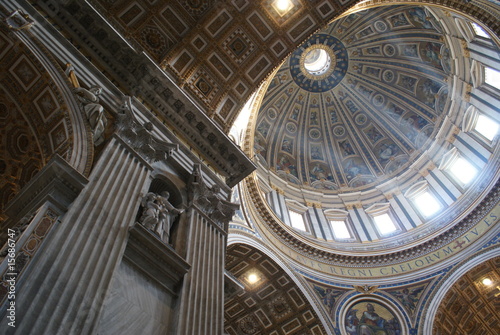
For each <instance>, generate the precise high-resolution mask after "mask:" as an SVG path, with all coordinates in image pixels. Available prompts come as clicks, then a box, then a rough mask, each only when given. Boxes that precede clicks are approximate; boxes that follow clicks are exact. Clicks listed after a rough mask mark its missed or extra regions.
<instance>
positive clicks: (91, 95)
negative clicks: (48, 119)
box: [73, 86, 107, 145]
mask: <svg viewBox="0 0 500 335" xmlns="http://www.w3.org/2000/svg"><path fill="white" fill-rule="evenodd" d="M73 91H74V92H75V94H76V96H77V99H78V100H79V101H80V102H81V103H82V105H83V110H84V111H85V115H86V116H87V120H88V121H89V124H90V128H91V130H92V134H93V135H94V144H95V145H99V144H101V143H102V142H103V141H104V131H105V130H106V125H107V119H106V116H105V115H104V108H103V107H102V105H100V104H99V95H101V93H102V88H101V87H100V86H92V87H91V88H89V89H88V90H87V89H85V88H82V87H76V88H74V89H73Z"/></svg>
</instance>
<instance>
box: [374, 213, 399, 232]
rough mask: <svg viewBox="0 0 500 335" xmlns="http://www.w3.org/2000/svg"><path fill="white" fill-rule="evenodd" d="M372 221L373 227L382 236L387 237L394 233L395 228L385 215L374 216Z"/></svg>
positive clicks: (387, 215)
mask: <svg viewBox="0 0 500 335" xmlns="http://www.w3.org/2000/svg"><path fill="white" fill-rule="evenodd" d="M373 221H375V225H376V226H377V229H378V231H379V232H380V234H382V235H388V234H390V233H393V232H395V231H396V226H395V225H394V222H392V219H391V217H390V216H389V214H387V213H384V214H380V215H376V216H374V217H373Z"/></svg>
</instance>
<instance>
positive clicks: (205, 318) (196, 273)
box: [174, 166, 238, 335]
mask: <svg viewBox="0 0 500 335" xmlns="http://www.w3.org/2000/svg"><path fill="white" fill-rule="evenodd" d="M196 168H197V167H196V166H195V171H196ZM198 177H200V176H198ZM189 192H190V194H191V197H192V200H191V201H190V207H189V208H188V210H187V213H188V220H187V225H188V229H187V249H186V261H187V262H188V263H189V264H191V269H190V270H189V272H188V273H187V275H186V277H185V278H184V287H183V290H182V294H181V299H180V308H179V317H178V324H177V331H176V332H174V333H175V334H179V335H184V334H186V335H187V334H189V335H196V334H199V335H220V334H222V333H223V327H224V319H223V315H224V259H225V248H226V239H227V224H228V222H229V220H230V218H231V217H232V215H233V214H234V211H235V209H236V208H237V207H238V206H237V205H234V204H231V203H229V202H227V201H225V200H223V199H221V198H220V195H219V194H218V193H219V189H218V187H212V188H207V187H206V186H205V185H204V184H203V181H202V178H199V179H198V178H196V180H195V181H194V182H191V184H190V189H189Z"/></svg>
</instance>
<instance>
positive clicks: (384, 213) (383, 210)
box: [366, 203, 400, 236]
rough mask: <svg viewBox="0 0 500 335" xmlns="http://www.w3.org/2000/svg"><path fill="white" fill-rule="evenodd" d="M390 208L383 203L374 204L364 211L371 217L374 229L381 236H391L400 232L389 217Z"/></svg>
mask: <svg viewBox="0 0 500 335" xmlns="http://www.w3.org/2000/svg"><path fill="white" fill-rule="evenodd" d="M390 208H391V206H390V204H388V203H385V204H374V205H372V206H370V207H369V208H367V209H366V213H367V214H369V215H370V216H371V217H372V219H373V222H374V223H375V227H376V228H377V230H378V232H379V234H380V235H382V236H387V235H392V234H393V233H395V232H397V231H398V230H400V229H398V227H397V226H396V224H395V223H394V220H393V218H392V217H391V215H389V213H390Z"/></svg>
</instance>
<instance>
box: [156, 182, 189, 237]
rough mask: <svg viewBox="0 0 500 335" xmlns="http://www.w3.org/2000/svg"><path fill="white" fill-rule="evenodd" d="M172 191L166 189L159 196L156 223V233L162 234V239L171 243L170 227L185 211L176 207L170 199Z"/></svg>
mask: <svg viewBox="0 0 500 335" xmlns="http://www.w3.org/2000/svg"><path fill="white" fill-rule="evenodd" d="M169 197H170V193H168V192H167V191H164V192H162V193H161V195H159V196H158V197H157V204H158V205H159V215H158V224H157V225H156V229H155V231H156V233H157V234H158V236H160V238H161V240H162V241H163V242H165V243H169V240H170V229H171V228H172V224H173V223H174V221H175V219H176V218H177V216H178V215H179V214H182V213H183V212H184V209H177V208H175V207H174V206H173V205H172V204H171V203H170V202H169V201H168V198H169Z"/></svg>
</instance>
